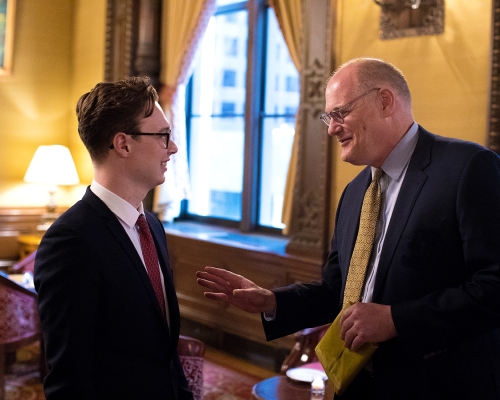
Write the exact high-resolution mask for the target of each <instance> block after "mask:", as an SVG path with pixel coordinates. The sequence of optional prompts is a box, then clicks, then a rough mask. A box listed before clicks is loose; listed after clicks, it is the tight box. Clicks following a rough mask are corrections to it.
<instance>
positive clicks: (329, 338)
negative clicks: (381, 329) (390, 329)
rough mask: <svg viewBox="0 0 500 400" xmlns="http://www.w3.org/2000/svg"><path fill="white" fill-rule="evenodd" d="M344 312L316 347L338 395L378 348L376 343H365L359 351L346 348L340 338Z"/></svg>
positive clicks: (317, 353)
mask: <svg viewBox="0 0 500 400" xmlns="http://www.w3.org/2000/svg"><path fill="white" fill-rule="evenodd" d="M342 311H344V310H342ZM342 311H341V312H340V313H339V315H338V316H337V318H335V321H333V323H332V324H331V325H330V327H329V328H328V330H327V332H326V333H325V335H324V336H323V338H322V339H321V340H320V341H319V343H318V345H317V346H316V355H317V356H318V360H319V361H320V363H321V365H322V366H323V369H324V370H325V373H326V375H327V376H328V379H330V382H332V384H333V386H334V387H335V392H336V393H337V394H338V395H342V393H344V391H345V390H346V388H347V387H348V386H349V384H350V383H351V382H352V381H353V380H354V378H355V377H356V375H357V374H358V373H359V371H361V369H362V368H363V367H364V366H365V365H366V364H367V363H368V361H369V360H370V358H371V356H372V355H373V353H374V352H375V350H376V349H377V348H378V345H377V344H376V343H365V344H364V345H363V346H361V348H360V349H359V350H358V351H352V350H349V349H348V348H346V347H345V344H344V341H343V340H342V339H341V338H340V316H341V315H342Z"/></svg>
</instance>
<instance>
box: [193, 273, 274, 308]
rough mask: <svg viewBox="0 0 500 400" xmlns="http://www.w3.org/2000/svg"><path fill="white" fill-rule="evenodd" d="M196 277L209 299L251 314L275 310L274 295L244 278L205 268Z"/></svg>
mask: <svg viewBox="0 0 500 400" xmlns="http://www.w3.org/2000/svg"><path fill="white" fill-rule="evenodd" d="M196 276H197V278H198V279H197V282H198V284H199V285H201V286H203V287H206V288H207V289H209V290H210V291H209V292H205V293H204V294H205V297H207V298H209V299H213V300H219V301H223V302H225V303H229V304H232V305H233V306H235V307H238V308H239V309H241V310H243V311H247V312H251V313H257V312H266V313H274V312H275V310H276V297H275V295H274V293H273V292H271V291H270V290H267V289H263V288H261V287H260V286H257V285H256V284H255V283H253V282H252V281H250V280H248V279H247V278H245V277H244V276H241V275H237V274H234V273H232V272H229V271H227V270H225V269H221V268H215V267H205V270H204V271H198V272H197V273H196Z"/></svg>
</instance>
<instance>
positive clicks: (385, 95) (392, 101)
mask: <svg viewBox="0 0 500 400" xmlns="http://www.w3.org/2000/svg"><path fill="white" fill-rule="evenodd" d="M380 97H381V98H382V111H383V113H384V117H388V116H389V115H391V114H392V113H393V112H394V108H395V107H396V96H395V94H394V92H393V91H392V90H389V89H381V90H380Z"/></svg>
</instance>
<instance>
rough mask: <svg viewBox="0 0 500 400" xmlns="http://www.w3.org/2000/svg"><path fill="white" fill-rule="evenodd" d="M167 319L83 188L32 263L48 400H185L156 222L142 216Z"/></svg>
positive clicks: (120, 237)
mask: <svg viewBox="0 0 500 400" xmlns="http://www.w3.org/2000/svg"><path fill="white" fill-rule="evenodd" d="M146 218H147V220H148V222H149V225H150V227H151V233H152V235H153V239H154V241H155V245H156V249H157V253H158V258H159V261H160V266H161V269H162V272H163V276H164V280H165V290H166V295H167V300H168V308H169V312H170V327H169V326H168V324H167V322H166V319H165V317H164V316H163V315H162V313H161V310H160V306H159V304H158V301H157V299H156V296H155V294H154V290H153V287H152V285H151V282H150V280H149V278H148V275H147V272H146V269H145V267H144V264H143V263H142V261H141V258H140V257H139V255H138V254H137V251H136V250H135V248H134V246H133V244H132V242H131V241H130V238H129V237H128V235H127V233H126V232H125V230H124V229H123V227H122V225H121V224H120V222H119V221H118V219H117V217H116V216H115V215H114V214H113V213H112V212H111V211H110V210H109V208H108V207H107V206H106V205H105V204H104V203H103V202H102V201H101V200H100V199H99V198H98V197H97V196H96V195H95V194H93V193H92V191H91V190H90V189H87V192H86V193H85V195H84V197H83V199H82V200H81V201H79V202H78V203H76V204H75V205H74V206H73V207H71V208H70V209H69V210H68V211H67V212H66V213H64V214H63V215H62V216H61V217H59V219H58V220H57V221H56V222H55V223H54V224H53V225H52V226H51V227H50V228H49V230H48V231H47V232H46V234H45V235H44V237H43V239H42V242H41V244H40V247H39V249H38V252H37V255H36V261H35V287H36V290H37V292H38V302H39V310H40V317H41V321H42V331H43V337H44V340H45V345H46V353H47V362H48V367H49V374H48V375H47V377H46V379H45V381H44V390H45V395H46V398H47V400H56V399H64V400H68V399H72V400H75V399H85V400H91V399H106V400H108V399H158V400H159V399H164V400H166V399H192V394H191V392H190V391H189V389H188V384H187V380H186V378H185V376H184V372H183V370H182V366H181V364H180V361H179V357H178V354H177V342H178V338H179V329H180V314H179V306H178V303H177V297H176V293H175V289H174V285H173V278H172V271H171V269H170V265H169V259H168V254H167V244H166V238H165V232H164V229H163V226H162V224H161V222H160V221H159V220H158V219H157V218H156V217H155V216H154V215H153V214H151V213H148V212H146Z"/></svg>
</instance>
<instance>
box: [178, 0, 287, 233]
mask: <svg viewBox="0 0 500 400" xmlns="http://www.w3.org/2000/svg"><path fill="white" fill-rule="evenodd" d="M269 8H270V5H269V2H268V0H247V1H241V2H238V3H234V4H230V5H224V6H219V7H218V8H217V11H216V13H215V15H223V14H227V13H230V12H235V11H241V10H244V9H246V10H247V12H248V16H247V17H248V41H247V68H246V79H245V81H246V87H245V89H246V93H245V110H244V112H243V113H242V114H240V113H239V112H236V113H235V114H234V115H232V116H233V117H235V116H236V117H237V116H243V117H244V121H245V128H244V135H245V138H244V154H243V182H242V192H241V201H242V204H241V220H239V221H234V220H228V219H224V218H218V217H211V216H201V215H196V214H190V213H188V211H187V208H188V207H187V202H188V200H183V201H182V204H181V214H180V216H179V220H191V221H196V222H201V223H206V224H210V225H219V226H223V227H229V228H235V229H238V230H239V231H240V232H242V233H252V232H254V233H257V232H258V233H265V234H273V235H279V236H282V235H283V234H282V229H281V228H275V227H270V226H263V225H259V202H260V188H259V182H260V176H261V164H262V161H261V156H262V154H261V144H262V135H263V128H264V119H265V118H270V117H271V118H273V117H290V115H288V114H285V113H284V114H278V115H276V114H266V113H265V91H264V90H263V88H265V78H266V76H265V67H266V50H267V49H266V45H267V43H266V33H267V29H268V26H267V12H268V9H269ZM192 98H193V84H192V78H190V80H189V83H188V85H187V87H186V132H187V146H188V148H189V145H190V143H189V142H190V139H191V137H190V131H191V118H192V116H196V115H194V114H192V109H191V105H192V102H191V100H192ZM220 116H222V114H212V117H220ZM293 117H295V115H294V116H293ZM252 132H258V133H259V134H258V135H255V134H252ZM188 163H189V153H188Z"/></svg>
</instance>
